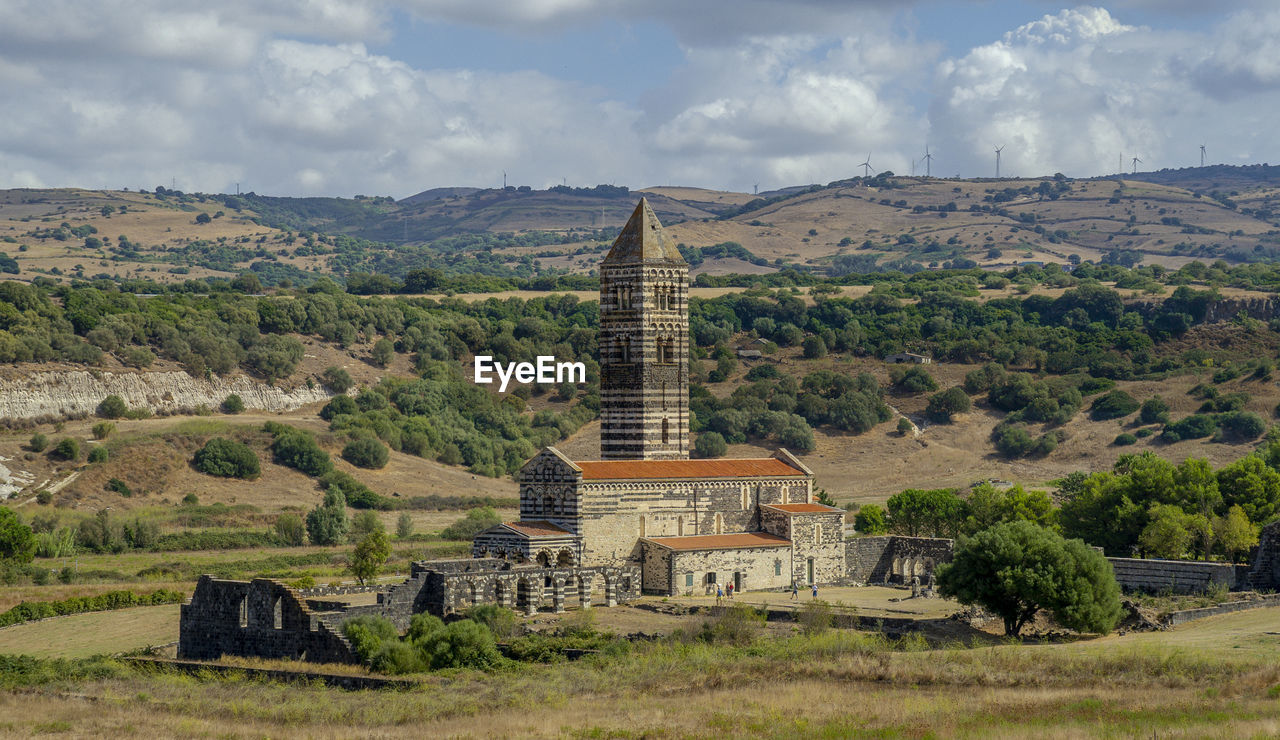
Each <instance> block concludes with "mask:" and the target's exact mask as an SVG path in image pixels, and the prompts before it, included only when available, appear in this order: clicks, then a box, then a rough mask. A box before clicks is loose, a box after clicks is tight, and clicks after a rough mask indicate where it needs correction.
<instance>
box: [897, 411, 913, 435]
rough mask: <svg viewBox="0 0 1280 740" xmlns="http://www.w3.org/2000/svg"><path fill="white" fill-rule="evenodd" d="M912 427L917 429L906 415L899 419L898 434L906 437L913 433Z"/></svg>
mask: <svg viewBox="0 0 1280 740" xmlns="http://www.w3.org/2000/svg"><path fill="white" fill-rule="evenodd" d="M912 429H915V424H912V423H911V420H910V419H908V418H907V417H905V416H903V417H900V418H899V419H898V434H900V435H902V436H903V437H905V436H907V435H908V434H911V430H912Z"/></svg>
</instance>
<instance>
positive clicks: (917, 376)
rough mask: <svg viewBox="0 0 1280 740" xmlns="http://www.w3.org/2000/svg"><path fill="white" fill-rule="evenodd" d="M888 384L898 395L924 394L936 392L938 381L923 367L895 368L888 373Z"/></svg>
mask: <svg viewBox="0 0 1280 740" xmlns="http://www.w3.org/2000/svg"><path fill="white" fill-rule="evenodd" d="M889 382H890V384H892V385H893V389H894V390H895V391H898V392H899V393H925V392H928V391H936V390H938V381H936V380H934V379H933V376H932V375H930V374H929V371H928V370H925V369H924V368H923V367H919V366H912V367H909V368H905V369H904V368H899V367H895V368H893V369H892V370H890V371H889Z"/></svg>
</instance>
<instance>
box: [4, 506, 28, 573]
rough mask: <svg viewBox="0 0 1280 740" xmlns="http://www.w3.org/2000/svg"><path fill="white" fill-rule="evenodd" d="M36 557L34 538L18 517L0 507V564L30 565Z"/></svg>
mask: <svg viewBox="0 0 1280 740" xmlns="http://www.w3.org/2000/svg"><path fill="white" fill-rule="evenodd" d="M35 556H36V536H35V534H33V533H32V532H31V527H28V526H27V525H25V524H23V523H22V521H21V520H19V519H18V515H17V514H15V513H13V512H12V511H10V510H9V509H6V508H4V507H3V506H0V563H4V562H10V563H19V564H21V563H30V562H31V561H32V560H33V559H34V558H35Z"/></svg>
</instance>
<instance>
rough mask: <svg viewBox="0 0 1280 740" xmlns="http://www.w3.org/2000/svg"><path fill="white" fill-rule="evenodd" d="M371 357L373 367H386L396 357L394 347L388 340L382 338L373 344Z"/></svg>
mask: <svg viewBox="0 0 1280 740" xmlns="http://www.w3.org/2000/svg"><path fill="white" fill-rule="evenodd" d="M371 356H372V358H373V363H374V364H375V365H377V366H378V367H386V366H387V365H390V364H391V360H392V358H394V357H395V356H396V345H395V343H394V342H392V341H391V340H390V339H387V338H386V337H383V338H382V339H379V340H378V341H376V342H374V343H373V350H372V352H371Z"/></svg>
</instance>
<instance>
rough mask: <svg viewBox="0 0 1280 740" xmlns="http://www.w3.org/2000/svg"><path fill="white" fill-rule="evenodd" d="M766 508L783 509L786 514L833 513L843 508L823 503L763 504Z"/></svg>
mask: <svg viewBox="0 0 1280 740" xmlns="http://www.w3.org/2000/svg"><path fill="white" fill-rule="evenodd" d="M764 506H765V507H766V508H769V509H777V510H778V511H785V512H787V513H788V514H835V513H836V512H839V513H841V514H843V513H844V509H837V508H836V507H834V506H827V505H825V504H764Z"/></svg>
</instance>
